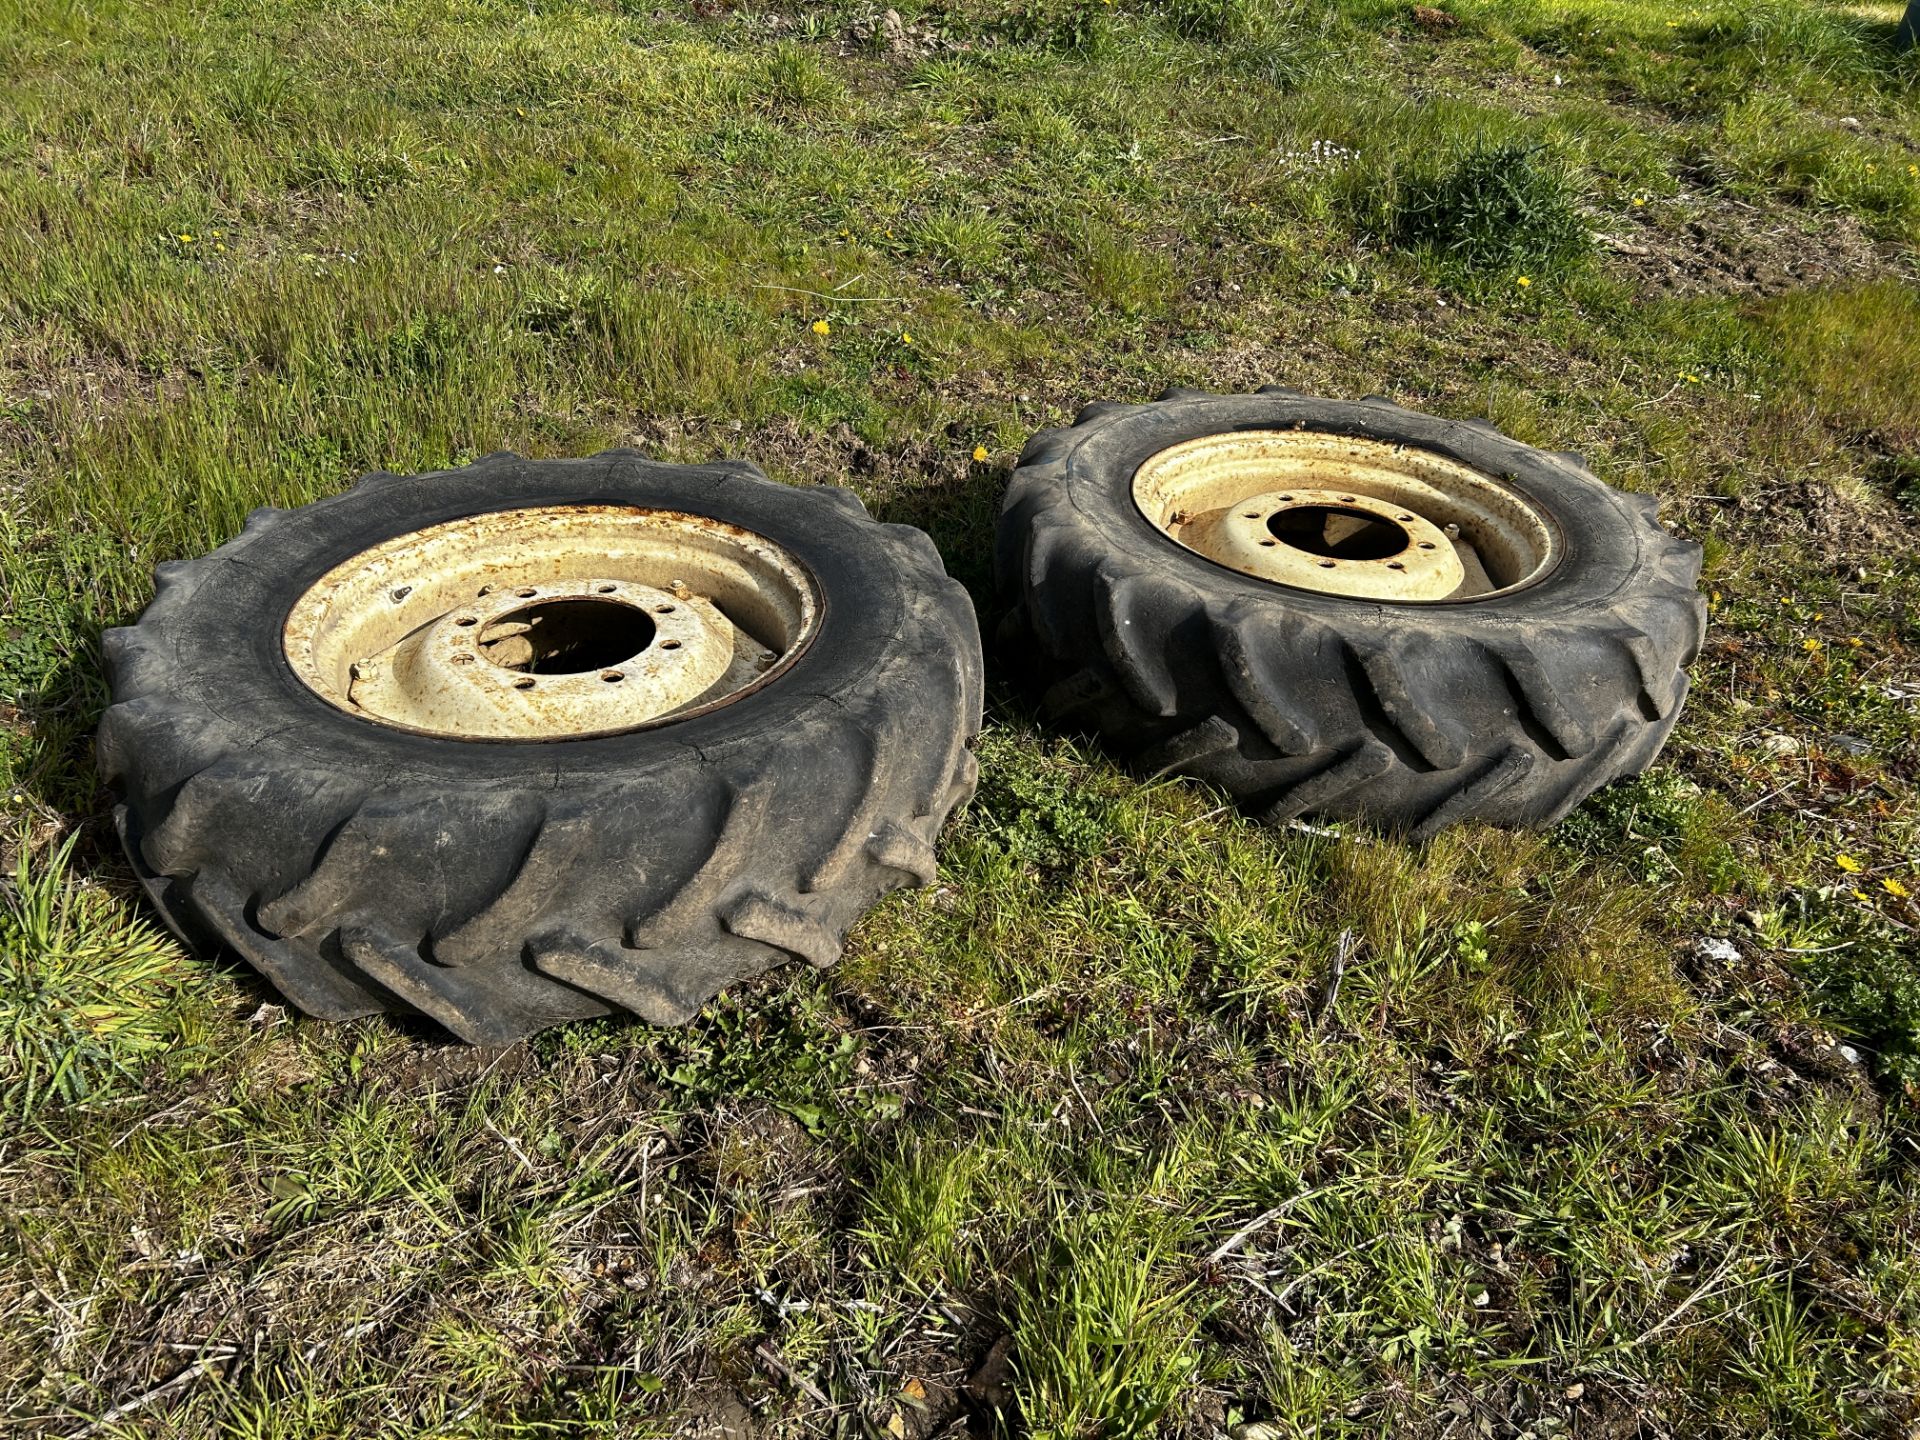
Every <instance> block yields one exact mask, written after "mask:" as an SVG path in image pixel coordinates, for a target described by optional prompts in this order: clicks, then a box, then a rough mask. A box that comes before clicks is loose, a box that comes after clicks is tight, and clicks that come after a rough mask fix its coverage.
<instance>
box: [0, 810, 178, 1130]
mask: <svg viewBox="0 0 1920 1440" xmlns="http://www.w3.org/2000/svg"><path fill="white" fill-rule="evenodd" d="M76 839H77V837H76V836H69V837H67V839H66V840H65V841H63V842H62V843H61V844H60V846H59V847H58V848H57V849H54V850H53V851H51V852H50V853H48V854H46V855H45V856H44V857H42V858H41V859H40V860H38V861H36V860H34V859H32V858H31V856H30V853H29V850H28V849H27V848H26V847H22V849H21V851H20V858H19V861H18V862H17V865H16V868H15V870H14V873H13V876H12V878H11V879H9V880H6V881H5V882H4V883H0V1098H3V1099H4V1103H5V1106H6V1108H7V1110H9V1111H10V1112H11V1113H12V1114H13V1115H15V1116H16V1117H18V1116H29V1115H32V1114H33V1113H34V1112H35V1111H37V1110H39V1109H41V1108H42V1107H44V1106H46V1105H48V1104H50V1103H52V1102H54V1101H76V1100H84V1099H89V1098H93V1097H96V1096H100V1095H103V1094H106V1093H108V1092H110V1091H112V1090H113V1089H114V1088H115V1087H116V1086H118V1085H121V1084H124V1083H126V1082H128V1081H130V1080H132V1079H133V1078H134V1076H135V1075H136V1074H137V1073H138V1071H139V1068H140V1066H141V1065H142V1064H143V1063H144V1062H145V1061H147V1060H149V1059H151V1058H152V1057H153V1056H155V1055H157V1054H159V1053H160V1052H161V1051H162V1050H164V1049H165V1048H166V1047H167V1045H168V1044H169V1043H170V1042H172V1041H174V1040H175V1039H177V1038H178V1036H179V1033H180V1030H179V1024H178V1016H177V1013H176V1008H175V1007H176V991H177V990H178V988H179V987H180V986H181V985H182V984H183V983H184V982H185V980H186V978H187V976H188V975H189V973H190V970H189V967H188V966H187V965H186V964H185V962H184V961H183V959H182V957H181V955H180V952H179V950H178V949H177V948H176V947H175V946H174V945H173V944H172V943H171V942H170V941H168V940H167V939H166V938H165V937H163V936H162V935H160V934H159V933H158V932H157V931H156V930H154V928H153V927H152V926H151V925H149V924H147V923H146V922H145V921H144V920H133V919H129V918H128V917H127V915H126V913H125V911H124V910H123V908H122V907H121V905H120V904H119V902H118V901H116V900H114V899H113V898H112V897H110V896H108V895H106V894H105V893H104V892H102V891H100V890H98V889H96V888H94V887H91V886H88V885H85V884H83V883H82V882H81V881H80V880H79V879H78V878H77V877H76V876H75V875H74V874H73V873H72V860H73V847H74V843H75V840H76Z"/></svg>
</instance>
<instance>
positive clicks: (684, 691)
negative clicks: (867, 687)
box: [282, 505, 820, 740]
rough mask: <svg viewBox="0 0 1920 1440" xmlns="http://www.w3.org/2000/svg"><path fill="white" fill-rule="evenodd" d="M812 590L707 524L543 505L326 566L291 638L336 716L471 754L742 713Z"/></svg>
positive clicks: (664, 515)
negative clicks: (736, 703) (721, 712)
mask: <svg viewBox="0 0 1920 1440" xmlns="http://www.w3.org/2000/svg"><path fill="white" fill-rule="evenodd" d="M819 613H820V607H819V602H818V598H817V596H816V594H815V589H814V585H813V581H812V579H811V577H809V576H808V575H807V574H806V573H805V571H804V570H803V568H802V567H801V566H800V565H799V563H798V562H797V561H795V560H794V559H793V557H792V556H790V555H788V554H787V553H786V552H785V551H783V550H781V549H780V548H779V547H778V546H775V545H774V544H772V542H770V541H768V540H767V539H766V538H765V537H763V536H759V535H754V534H752V533H750V532H748V531H745V530H741V529H739V528H738V527H737V526H732V525H727V524H725V523H724V522H722V521H717V520H712V519H709V518H707V517H704V516H696V515H684V514H679V513H675V512H668V511H653V510H643V509H638V508H631V507H622V506H596V505H583V506H550V507H539V508H534V509H526V510H508V511H499V512H493V513H489V514H484V515H475V516H469V517H466V518H464V519H461V520H456V521H452V522H449V523H447V524H444V525H438V526H434V527H431V528H429V529H427V530H422V531H418V532H416V533H414V534H411V535H404V536H401V537H399V538H397V539H395V540H391V541H388V542H386V543H385V544H383V545H378V546H375V547H374V548H373V549H371V550H367V551H363V552H362V553H361V554H359V555H356V556H354V557H353V558H352V559H350V560H348V561H346V562H344V563H342V564H341V565H338V566H336V567H335V568H334V569H333V570H331V571H329V572H328V573H327V574H326V575H325V576H323V577H321V579H320V580H319V581H318V582H317V583H316V584H315V585H313V586H312V587H311V588H310V589H309V590H308V591H307V592H306V593H305V594H304V595H302V596H301V598H300V600H299V601H298V602H297V603H296V604H295V606H294V608H293V610H292V612H291V613H290V614H289V616H288V619H287V623H286V627H285V630H284V633H283V637H282V639H283V644H284V646H285V650H286V654H287V658H288V661H289V663H290V664H291V665H292V666H293V669H294V672H295V674H296V675H298V676H299V677H300V679H301V680H302V682H304V683H305V684H306V685H307V686H308V687H309V688H310V689H312V690H314V691H315V692H317V693H318V694H320V695H321V696H322V697H323V698H325V699H326V700H327V701H328V703H330V704H332V705H335V706H336V707H338V708H340V709H342V710H346V711H348V712H350V713H353V714H357V715H360V716H363V717H364V718H366V719H369V720H374V721H376V722H378V723H380V724H384V725H389V726H394V727H396V728H399V729H405V730H413V731H418V732H422V733H425V734H430V735H440V736H446V737H450V738H457V739H467V740H556V739H568V738H579V737H585V736H591V735H607V734H615V733H618V732H620V731H623V730H633V729H638V728H641V727H643V726H646V725H651V724H659V723H662V722H664V721H667V720H671V719H677V718H684V717H685V716H686V715H688V714H692V713H695V712H697V711H702V710H707V709H712V708H714V707H715V706H718V705H723V704H727V703H729V702H731V701H733V700H736V699H738V698H740V696H741V695H743V694H745V693H746V692H747V691H748V690H751V689H753V688H755V687H756V686H758V685H760V684H762V683H764V682H765V681H766V680H768V679H770V678H771V677H772V676H773V675H774V674H775V673H776V672H777V671H779V670H780V669H782V668H784V667H785V665H787V664H789V663H791V662H792V660H794V659H795V658H797V656H798V655H799V653H800V651H801V650H802V649H804V648H805V645H806V643H807V641H808V640H810V639H811V637H812V634H813V632H814V629H815V628H816V626H817V624H818V619H819Z"/></svg>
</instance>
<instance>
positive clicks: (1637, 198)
mask: <svg viewBox="0 0 1920 1440" xmlns="http://www.w3.org/2000/svg"><path fill="white" fill-rule="evenodd" d="M1633 203H1634V205H1635V206H1636V207H1637V206H1641V205H1644V204H1646V203H1647V202H1646V201H1645V200H1644V199H1642V198H1641V197H1640V196H1638V195H1636V196H1634V197H1633Z"/></svg>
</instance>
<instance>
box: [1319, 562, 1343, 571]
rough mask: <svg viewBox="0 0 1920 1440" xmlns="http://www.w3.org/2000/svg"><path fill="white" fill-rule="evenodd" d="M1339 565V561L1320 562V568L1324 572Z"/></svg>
mask: <svg viewBox="0 0 1920 1440" xmlns="http://www.w3.org/2000/svg"><path fill="white" fill-rule="evenodd" d="M1338 563H1339V562H1338V561H1334V560H1322V561H1321V562H1320V568H1321V569H1322V570H1331V569H1332V568H1333V567H1334V566H1335V565H1336V564H1338Z"/></svg>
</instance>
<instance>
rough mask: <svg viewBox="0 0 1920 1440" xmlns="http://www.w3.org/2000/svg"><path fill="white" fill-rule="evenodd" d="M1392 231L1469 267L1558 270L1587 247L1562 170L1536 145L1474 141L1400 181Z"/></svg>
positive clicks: (1580, 256) (1573, 194) (1401, 241)
mask: <svg viewBox="0 0 1920 1440" xmlns="http://www.w3.org/2000/svg"><path fill="white" fill-rule="evenodd" d="M1392 234H1393V237H1394V239H1395V241H1396V242H1397V243H1399V244H1403V245H1411V246H1417V247H1420V248H1423V249H1426V250H1429V251H1431V252H1432V253H1433V254H1435V255H1436V256H1438V257H1440V258H1441V259H1443V260H1445V261H1447V262H1449V263H1451V264H1455V265H1458V266H1460V267H1462V268H1463V269H1465V270H1467V271H1469V272H1475V271H1489V270H1521V271H1529V272H1532V273H1531V275H1529V278H1532V277H1533V276H1535V275H1541V274H1557V273H1560V272H1563V271H1565V270H1567V269H1568V268H1570V267H1572V266H1573V265H1575V264H1577V263H1578V262H1579V261H1580V260H1581V259H1583V258H1584V257H1585V256H1586V255H1587V254H1588V253H1589V252H1590V251H1591V249H1592V240H1591V238H1590V237H1589V234H1588V230H1587V226H1586V222H1585V221H1584V220H1582V219H1581V216H1580V210H1579V203H1578V194H1577V191H1576V190H1575V188H1574V184H1573V181H1572V179H1571V177H1570V176H1569V175H1568V173H1567V171H1566V170H1565V168H1564V167H1562V166H1561V165H1560V164H1559V163H1558V162H1556V161H1555V160H1553V159H1552V158H1551V157H1550V156H1549V155H1548V154H1547V152H1546V151H1544V150H1543V149H1542V148H1541V147H1539V146H1537V145H1527V144H1514V143H1505V142H1503V143H1495V144H1476V145H1473V146H1471V147H1470V148H1468V149H1467V150H1466V151H1465V152H1464V153H1462V154H1459V155H1456V156H1454V157H1451V158H1449V159H1446V160H1443V161H1442V162H1440V163H1439V164H1437V165H1428V166H1423V167H1422V168H1420V169H1419V170H1417V171H1416V172H1415V173H1414V174H1412V175H1410V176H1409V177H1408V178H1407V179H1406V180H1404V181H1403V182H1402V184H1401V188H1400V191H1399V194H1398V195H1397V197H1396V199H1395V201H1394V218H1393V221H1392Z"/></svg>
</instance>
